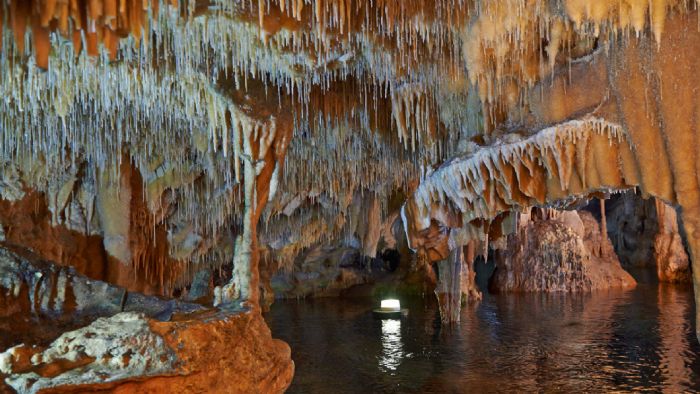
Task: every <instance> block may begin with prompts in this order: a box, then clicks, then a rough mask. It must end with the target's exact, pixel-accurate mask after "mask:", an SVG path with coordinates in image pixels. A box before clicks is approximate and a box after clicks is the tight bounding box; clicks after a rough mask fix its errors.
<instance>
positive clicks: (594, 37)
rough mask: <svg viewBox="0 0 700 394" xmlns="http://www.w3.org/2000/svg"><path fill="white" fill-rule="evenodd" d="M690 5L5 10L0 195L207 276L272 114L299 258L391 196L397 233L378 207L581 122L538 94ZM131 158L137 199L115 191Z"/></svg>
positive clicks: (227, 242)
mask: <svg viewBox="0 0 700 394" xmlns="http://www.w3.org/2000/svg"><path fill="white" fill-rule="evenodd" d="M693 5H694V4H692V2H683V1H670V0H665V1H661V0H654V1H650V2H635V1H630V0H625V1H621V2H618V1H615V2H608V1H606V2H599V3H596V4H587V3H586V2H580V1H569V0H567V1H544V0H508V1H506V2H503V1H492V0H485V1H466V0H436V1H431V2H424V1H417V0H415V1H398V0H383V1H377V2H360V1H351V0H337V1H328V0H315V1H311V2H305V1H301V0H297V1H284V0H273V1H269V2H263V1H259V2H246V1H234V2H224V1H210V2H206V3H204V2H200V3H198V2H194V1H181V2H175V1H148V2H147V1H116V0H114V1H105V2H99V1H88V2H77V1H69V2H60V1H49V0H47V1H31V2H19V1H13V0H8V1H4V2H2V3H1V4H0V20H2V27H1V28H0V31H1V32H2V36H1V37H0V42H1V44H2V55H1V56H0V68H2V70H4V71H3V73H2V74H1V75H0V94H2V96H3V97H5V99H4V100H3V101H2V102H1V103H0V111H2V118H0V127H2V134H1V135H0V141H1V142H2V145H1V146H0V153H2V157H3V159H4V162H3V163H2V171H3V179H2V181H1V182H2V183H3V185H6V186H3V187H2V189H1V190H0V193H1V194H2V196H3V198H5V199H11V200H17V199H19V198H21V196H22V194H23V191H22V189H23V188H31V189H35V190H38V191H40V192H42V193H44V195H45V197H46V199H47V205H48V207H49V209H50V211H51V223H52V224H53V225H68V226H70V227H71V228H74V229H76V230H79V231H83V232H86V233H87V234H99V235H101V236H103V237H104V244H105V249H106V250H107V251H108V252H109V253H110V255H113V256H114V257H116V258H118V259H120V260H125V261H127V262H131V263H134V264H136V265H137V266H142V271H143V272H149V273H150V275H151V277H152V278H153V280H155V281H160V282H161V287H164V286H162V282H164V281H174V282H178V281H179V282H180V283H179V284H182V283H184V282H187V280H188V278H189V277H190V276H191V274H192V273H193V272H195V271H197V269H198V267H197V266H192V265H191V263H206V264H209V265H214V266H216V265H221V264H222V263H225V262H227V261H231V259H232V258H233V255H234V254H235V253H236V252H235V250H236V248H235V246H232V245H233V244H234V243H235V239H236V237H237V236H239V235H240V233H242V232H245V231H246V230H245V229H246V228H251V226H248V227H246V225H245V224H244V223H245V222H244V221H243V218H244V217H250V213H249V212H250V210H247V208H246V207H245V201H246V192H245V190H246V189H245V184H244V183H245V182H244V181H243V180H244V178H245V176H243V175H242V173H243V172H245V170H244V167H245V165H246V164H245V160H246V159H245V157H246V153H245V144H243V143H242V142H241V141H244V140H245V138H244V136H251V143H252V144H253V145H255V146H258V145H259V146H260V147H261V149H262V150H264V148H265V147H266V146H267V145H268V144H270V141H268V140H266V138H270V136H271V135H273V134H275V133H273V132H271V131H270V130H271V128H274V127H279V125H280V124H281V123H280V122H279V119H276V118H279V116H280V114H281V113H283V114H285V116H286V119H285V120H284V122H283V123H284V127H285V128H293V131H292V132H291V133H292V134H291V135H289V137H288V139H287V141H286V142H284V143H282V145H284V146H285V147H286V146H287V144H289V143H290V142H289V141H290V140H291V147H290V153H289V155H288V156H287V157H286V159H285V161H286V163H285V166H284V167H286V169H287V171H281V170H279V171H278V170H276V169H277V168H282V167H283V166H282V165H281V164H280V165H279V166H273V167H270V168H271V170H270V171H271V174H270V176H269V180H267V179H266V180H264V181H263V183H265V184H267V183H268V182H269V185H270V188H272V189H273V190H277V189H280V190H283V191H285V193H286V194H285V195H286V196H294V197H293V198H295V197H300V198H301V199H302V200H303V202H302V204H301V205H302V209H301V210H300V211H299V213H298V214H297V215H299V218H300V220H301V223H308V221H309V219H308V218H309V217H313V218H314V220H317V221H319V226H320V227H318V229H317V230H315V231H311V230H312V229H310V230H309V232H310V233H311V235H310V236H309V237H310V238H309V240H308V241H307V242H302V243H299V244H297V246H296V249H297V250H299V249H303V248H304V247H307V246H309V245H311V244H313V243H318V242H326V241H327V240H333V239H336V240H337V239H338V238H340V237H344V236H345V235H344V234H347V233H348V232H349V231H351V230H353V226H352V225H351V223H352V222H353V221H352V220H345V222H343V223H339V219H337V216H338V215H337V214H338V213H341V212H345V211H347V207H348V206H349V203H348V202H352V200H353V199H354V198H355V197H354V196H355V195H357V194H358V193H359V194H363V193H365V191H366V192H367V193H369V194H373V195H375V196H377V198H378V199H379V200H380V201H383V202H382V203H381V204H380V205H379V207H380V208H379V210H380V213H381V217H382V218H386V217H388V216H389V215H390V214H391V212H390V209H389V208H388V205H389V204H387V203H386V202H385V201H387V200H388V199H390V198H391V196H393V195H395V194H396V191H397V190H403V191H411V190H412V188H413V186H414V182H415V181H416V180H417V179H419V178H422V177H424V176H425V172H426V171H427V172H430V171H432V169H431V166H432V165H434V164H435V163H439V162H441V161H443V160H445V159H447V158H449V157H452V156H454V155H457V154H465V153H469V152H471V151H473V150H474V149H475V146H477V143H483V142H486V143H494V142H496V143H497V142H498V141H510V140H512V139H518V138H520V137H519V136H518V134H508V135H502V132H501V131H500V128H499V127H500V126H501V125H502V123H501V122H507V123H508V124H513V123H514V122H516V123H517V122H522V121H526V120H527V119H526V115H525V114H528V113H530V112H533V113H535V114H536V115H537V116H540V118H543V119H544V121H543V123H553V122H551V120H552V119H555V118H557V117H559V118H560V117H561V116H560V115H561V114H562V113H568V114H570V113H572V112H571V110H570V108H569V107H570V106H571V105H569V104H567V105H562V104H561V103H557V104H558V105H552V106H550V107H544V106H542V105H541V100H539V99H538V98H537V95H536V94H535V93H532V91H530V90H528V88H529V87H531V86H533V85H535V84H537V82H538V81H540V80H542V79H548V78H550V77H551V81H549V80H548V82H547V83H549V82H552V83H554V84H555V87H558V86H561V85H556V81H557V79H556V78H555V74H556V72H555V71H556V69H557V67H556V66H562V65H563V66H567V67H568V68H569V69H570V68H572V67H575V66H576V65H578V62H579V61H578V60H575V59H577V58H580V57H582V56H585V55H588V54H590V53H591V52H592V51H594V50H595V49H596V48H597V47H604V46H606V47H607V46H610V45H613V44H614V43H615V42H616V40H618V39H619V38H620V37H621V38H622V39H623V40H624V41H625V42H626V40H629V39H630V38H632V37H638V36H639V37H641V38H648V39H651V40H652V41H653V42H655V43H656V44H657V46H659V47H660V48H663V45H661V44H663V37H664V34H665V33H664V30H665V25H664V21H665V19H666V15H667V14H669V13H671V14H681V13H683V12H684V11H688V10H690V9H691V7H692V6H693ZM497 27H498V28H497ZM632 33H634V34H632ZM542 38H545V39H542ZM635 39H636V38H635ZM572 65H573V66H572ZM542 86H546V83H543V85H542ZM562 89H563V88H562ZM553 90H554V89H553ZM245 94H249V95H250V96H253V97H256V100H258V102H259V103H262V104H261V105H256V106H253V107H254V108H255V109H256V111H252V112H251V111H248V110H247V109H246V108H247V107H246V105H248V104H247V103H241V102H235V100H234V101H231V97H232V96H235V95H245ZM560 97H561V96H560ZM239 101H240V100H239ZM563 101H566V100H565V98H564V99H563ZM579 101H581V100H579ZM251 108H252V107H251ZM545 108H548V109H546V111H547V114H546V115H543V114H542V113H541V111H545ZM523 109H525V110H523ZM528 110H529V111H528ZM538 111H540V112H538ZM545 118H546V119H545ZM559 120H560V121H561V120H564V119H559ZM275 125H276V126H275ZM483 132H486V135H485V136H482V137H478V138H477V139H475V141H477V143H475V142H474V141H471V140H470V138H472V137H474V136H475V135H478V134H480V133H483ZM249 158H250V157H249ZM282 158H284V155H280V156H279V158H278V159H282ZM504 159H509V158H508V157H505V158H504ZM124 162H128V163H130V165H129V166H130V167H133V168H136V169H137V171H138V173H139V174H138V175H139V176H138V177H140V178H141V180H142V184H143V191H135V190H134V187H133V185H131V187H130V188H129V190H130V191H129V193H126V195H125V194H124V193H121V190H122V189H123V187H122V186H124V185H125V183H124V182H125V180H124V179H122V178H123V177H122V175H120V174H121V171H122V168H123V165H122V163H124ZM67 163H69V164H67ZM523 165H527V164H523ZM255 168H256V167H255V165H254V170H255ZM103 169H107V170H106V171H105V170H103ZM497 170H498V169H496V171H497ZM256 171H257V170H255V171H254V172H256ZM138 177H137V178H138ZM581 182H582V183H585V180H582V181H581ZM123 183H124V185H122V184H123ZM266 188H267V187H266ZM562 188H564V186H562ZM271 194H274V193H271ZM537 197H539V196H537ZM138 198H140V199H143V200H144V201H145V206H146V207H147V208H148V209H147V210H143V209H140V210H139V211H138V213H137V214H134V215H130V216H132V217H133V216H136V219H133V218H132V219H129V220H124V219H118V218H112V217H109V214H105V213H104V209H102V210H101V209H100V206H106V205H115V206H120V207H122V208H124V209H127V206H128V210H129V211H133V210H134V209H133V207H132V206H131V205H133V204H130V203H129V201H131V200H133V199H138ZM319 198H321V199H325V200H326V201H330V203H326V204H321V205H322V209H321V210H320V211H323V214H316V215H311V216H309V215H308V214H307V213H302V212H301V211H303V210H304V209H309V210H311V211H313V210H315V209H316V208H314V206H316V205H318V204H317V201H318V199H319ZM270 200H271V201H273V205H274V207H273V208H271V209H270V210H269V211H270V212H269V214H266V215H265V217H266V218H268V219H269V218H273V219H274V218H276V217H279V209H276V208H280V207H282V208H284V205H285V202H284V201H282V200H280V201H277V202H275V199H274V198H270ZM264 205H265V204H264V203H262V204H258V205H256V206H255V210H256V211H257V210H258V209H259V208H260V209H261V208H263V207H264ZM246 212H248V213H247V214H246ZM260 215H261V214H257V217H259V216H260ZM349 215H350V216H351V215H352V214H349ZM343 216H344V215H343ZM321 217H323V219H322V221H323V222H324V223H320V221H321ZM475 217H476V216H475ZM304 218H307V219H304ZM133 220H136V221H138V222H139V225H138V226H136V227H138V228H140V229H142V230H143V231H142V234H141V235H139V236H137V237H140V238H141V239H142V240H141V241H139V242H136V244H139V243H154V242H161V243H162V239H163V238H165V239H166V242H167V244H168V245H167V249H168V252H167V254H168V256H167V257H168V258H167V259H161V258H158V257H156V258H154V255H153V254H152V253H150V252H148V253H146V252H142V251H141V250H140V249H139V248H138V247H135V248H132V247H131V246H125V245H124V244H123V242H122V239H123V238H124V234H125V233H126V232H129V231H131V232H133V230H132V229H133V228H134V223H132V222H131V221H133ZM246 220H247V219H246ZM269 220H272V219H269ZM269 220H268V221H269ZM281 220H282V221H287V222H289V221H290V220H296V219H293V218H290V217H289V215H286V218H282V219H281ZM272 222H274V220H273V221H272ZM272 222H270V223H272ZM348 223H350V224H348ZM158 226H161V230H162V231H160V232H159V231H156V230H155V229H156V228H158ZM324 226H325V228H326V229H330V231H325V230H321V228H323V227H324ZM149 227H150V228H151V229H152V230H153V231H151V233H152V234H150V235H149V233H148V228H149ZM269 227H270V226H268V228H269ZM153 234H156V235H153ZM158 234H161V235H158ZM301 245H304V246H303V247H302V246H301ZM132 249H136V250H132ZM244 249H245V248H244ZM238 250H242V249H240V248H238ZM291 254H292V253H291V252H290V255H291ZM443 254H444V253H443ZM443 257H444V256H443ZM153 261H156V262H155V263H153ZM173 261H182V262H185V263H186V266H185V267H184V268H181V269H177V270H175V272H177V274H173V275H172V276H173V277H171V278H167V276H168V275H167V272H168V271H167V270H165V269H163V268H162V266H163V265H166V264H172V262H173ZM149 264H152V265H153V266H149ZM188 264H189V265H188ZM171 287H172V286H171Z"/></svg>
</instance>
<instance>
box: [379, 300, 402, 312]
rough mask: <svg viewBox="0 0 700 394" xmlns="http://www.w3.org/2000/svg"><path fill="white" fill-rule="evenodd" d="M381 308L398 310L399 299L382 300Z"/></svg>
mask: <svg viewBox="0 0 700 394" xmlns="http://www.w3.org/2000/svg"><path fill="white" fill-rule="evenodd" d="M382 309H385V310H393V311H400V310H401V304H400V303H399V300H382Z"/></svg>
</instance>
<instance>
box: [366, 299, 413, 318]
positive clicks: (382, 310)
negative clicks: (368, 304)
mask: <svg viewBox="0 0 700 394" xmlns="http://www.w3.org/2000/svg"><path fill="white" fill-rule="evenodd" d="M373 313H374V316H375V317H378V318H382V319H383V318H396V317H401V316H406V315H408V309H405V308H404V309H401V303H400V302H399V300H397V299H393V298H390V299H386V300H382V302H381V304H380V307H379V308H377V309H375V310H373Z"/></svg>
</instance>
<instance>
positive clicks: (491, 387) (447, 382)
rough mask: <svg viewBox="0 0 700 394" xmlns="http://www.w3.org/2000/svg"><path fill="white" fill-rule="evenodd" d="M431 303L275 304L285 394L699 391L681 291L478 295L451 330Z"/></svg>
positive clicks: (689, 304)
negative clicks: (391, 307) (383, 308)
mask: <svg viewBox="0 0 700 394" xmlns="http://www.w3.org/2000/svg"><path fill="white" fill-rule="evenodd" d="M404 301H405V302H404ZM432 301H433V299H432V298H429V299H427V302H426V301H425V300H421V299H418V300H402V304H405V306H407V307H409V308H410V309H411V314H410V315H409V316H408V317H407V318H405V319H402V320H376V319H374V318H373V317H372V313H371V308H372V307H373V305H374V303H373V302H372V300H365V299H354V300H342V299H327V300H312V301H306V302H281V301H280V302H276V303H275V304H274V305H273V307H272V311H271V312H270V313H269V314H267V315H266V318H267V320H268V322H269V323H270V326H271V328H272V332H273V335H274V336H275V337H276V338H280V339H282V340H284V341H286V342H288V343H289V344H290V346H291V348H292V358H293V359H294V362H295V364H296V371H295V377H294V381H293V382H292V386H291V387H290V389H289V393H318V392H320V393H331V392H332V393H365V392H372V393H397V392H399V393H465V392H484V391H486V392H552V391H554V392H607V391H623V392H639V391H654V392H700V345H698V343H697V340H696V339H695V334H694V331H695V328H694V319H693V317H694V308H693V294H692V288H683V287H677V286H665V287H664V286H656V285H653V286H651V285H639V286H638V287H637V289H635V290H633V291H627V292H625V291H601V292H596V293H594V294H558V295H537V294H530V295H524V294H521V295H516V294H512V295H505V294H501V295H497V296H492V295H485V297H484V300H483V301H482V302H481V303H479V304H476V305H469V306H468V307H465V308H464V309H463V310H462V318H461V322H460V323H459V324H457V325H456V326H454V327H444V326H441V325H440V319H439V314H438V308H437V305H436V304H435V303H434V302H432Z"/></svg>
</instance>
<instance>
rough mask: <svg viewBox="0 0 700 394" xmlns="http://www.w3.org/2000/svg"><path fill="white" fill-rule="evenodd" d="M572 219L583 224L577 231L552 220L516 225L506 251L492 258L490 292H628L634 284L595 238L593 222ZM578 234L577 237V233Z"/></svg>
mask: <svg viewBox="0 0 700 394" xmlns="http://www.w3.org/2000/svg"><path fill="white" fill-rule="evenodd" d="M572 212H574V211H572ZM577 215H578V216H579V217H580V218H581V220H580V222H582V224H583V226H582V227H580V228H579V229H576V228H573V227H571V226H569V225H567V224H566V223H565V222H563V221H561V220H559V219H557V218H556V216H554V217H553V218H534V219H532V220H526V221H524V223H523V222H521V223H520V228H519V229H518V231H517V232H516V233H515V234H512V235H510V236H509V239H508V243H507V247H506V249H505V250H500V251H497V252H496V253H495V256H496V258H495V261H496V271H495V273H494V276H493V278H492V281H491V283H490V289H491V290H492V291H514V292H527V291H545V292H551V291H565V292H569V291H589V290H596V289H606V288H618V287H621V288H632V287H634V286H635V285H636V282H635V280H634V279H633V278H632V277H631V276H630V275H629V274H628V273H627V272H625V271H624V270H623V269H622V267H621V266H620V262H619V261H618V259H617V256H616V255H615V252H614V251H613V248H612V244H611V243H610V241H609V240H608V238H607V236H606V237H601V233H600V226H599V225H598V222H597V221H596V220H595V218H593V217H592V215H591V214H590V213H588V212H585V211H581V212H578V213H577ZM563 216H564V217H571V216H573V215H571V213H568V214H566V215H563ZM567 220H570V219H567ZM581 230H583V234H581V233H577V231H581Z"/></svg>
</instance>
